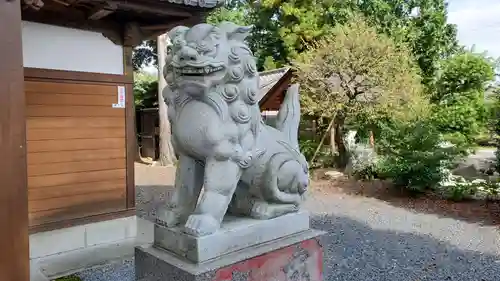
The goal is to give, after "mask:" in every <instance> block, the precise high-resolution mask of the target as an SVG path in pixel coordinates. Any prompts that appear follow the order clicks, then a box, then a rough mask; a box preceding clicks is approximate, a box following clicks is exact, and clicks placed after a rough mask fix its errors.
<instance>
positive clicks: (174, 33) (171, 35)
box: [167, 25, 189, 40]
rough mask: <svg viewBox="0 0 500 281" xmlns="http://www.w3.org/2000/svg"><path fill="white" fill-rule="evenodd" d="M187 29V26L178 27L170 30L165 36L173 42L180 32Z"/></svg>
mask: <svg viewBox="0 0 500 281" xmlns="http://www.w3.org/2000/svg"><path fill="white" fill-rule="evenodd" d="M188 29H189V27H187V26H183V25H179V26H176V27H174V28H172V29H171V30H170V31H169V32H168V33H167V36H168V37H169V38H170V40H173V39H174V38H175V37H176V36H177V35H179V34H181V33H182V32H185V31H186V30H188Z"/></svg>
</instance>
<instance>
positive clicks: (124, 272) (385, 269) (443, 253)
mask: <svg viewBox="0 0 500 281" xmlns="http://www.w3.org/2000/svg"><path fill="white" fill-rule="evenodd" d="M312 226H313V227H314V228H316V229H321V230H324V231H326V232H327V234H326V235H325V236H324V237H323V238H322V245H323V248H324V253H325V256H324V281H353V280H356V281H446V280H453V281H494V280H500V264H499V263H498V261H499V260H500V257H499V256H495V255H490V254H484V253H479V252H474V251H466V250H463V249H459V248H457V247H456V246H453V245H451V244H449V243H447V242H443V241H439V240H436V239H434V238H432V237H430V236H426V235H417V234H413V233H398V232H394V231H390V230H378V229H373V228H371V227H370V226H369V225H366V224H364V223H361V222H359V221H356V220H353V219H351V218H347V217H337V216H332V215H318V216H313V217H312ZM256 235H257V234H256ZM79 276H80V277H81V278H82V279H83V281H114V280H116V281H118V280H119V281H135V279H134V263H133V260H125V261H123V262H119V263H114V264H110V265H107V266H105V267H104V268H94V269H90V270H86V271H84V272H82V273H80V274H79ZM172 281H174V280H172ZM263 281H267V280H263ZM315 281H319V280H315Z"/></svg>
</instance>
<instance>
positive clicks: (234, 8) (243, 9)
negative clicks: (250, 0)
mask: <svg viewBox="0 0 500 281" xmlns="http://www.w3.org/2000/svg"><path fill="white" fill-rule="evenodd" d="M223 21H230V22H234V23H235V24H238V25H247V24H250V22H249V18H248V4H246V3H245V2H242V1H241V0H227V1H226V2H225V3H224V5H223V6H222V7H219V8H217V9H215V10H214V11H212V12H210V13H209V14H208V16H207V23H210V24H217V23H220V22H223Z"/></svg>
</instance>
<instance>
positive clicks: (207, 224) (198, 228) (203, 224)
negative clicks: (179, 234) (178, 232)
mask: <svg viewBox="0 0 500 281" xmlns="http://www.w3.org/2000/svg"><path fill="white" fill-rule="evenodd" d="M219 227H220V225H219V222H218V221H217V220H216V219H215V218H213V217H212V216H211V215H190V216H189V218H188V220H187V222H186V224H185V225H184V232H186V233H187V234H190V235H193V236H205V235H209V234H212V233H214V232H216V231H217V230H218V229H219Z"/></svg>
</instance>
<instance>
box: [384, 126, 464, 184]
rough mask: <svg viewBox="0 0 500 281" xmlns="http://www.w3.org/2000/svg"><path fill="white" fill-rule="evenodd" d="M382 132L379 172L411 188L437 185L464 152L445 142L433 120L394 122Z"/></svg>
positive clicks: (395, 182) (396, 182)
mask: <svg viewBox="0 0 500 281" xmlns="http://www.w3.org/2000/svg"><path fill="white" fill-rule="evenodd" d="M381 132H383V135H381V136H380V137H379V138H378V141H377V143H376V148H377V151H378V153H379V154H380V155H382V156H381V158H380V160H379V162H378V166H377V173H378V175H379V176H380V177H382V178H389V179H391V180H392V181H393V182H394V184H395V185H397V186H401V187H404V188H408V189H410V190H414V191H424V190H427V189H430V188H434V187H436V186H437V184H438V183H439V182H440V181H441V180H442V179H443V177H444V176H445V172H446V169H447V168H449V167H451V165H452V163H453V160H455V159H456V158H457V157H458V156H459V155H460V152H459V151H458V150H457V149H456V148H454V147H453V146H444V145H443V139H442V137H441V136H440V133H439V131H438V129H437V128H436V127H435V126H434V125H433V124H432V122H429V120H415V121H414V122H392V123H390V124H387V125H386V126H384V127H382V128H381Z"/></svg>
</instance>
